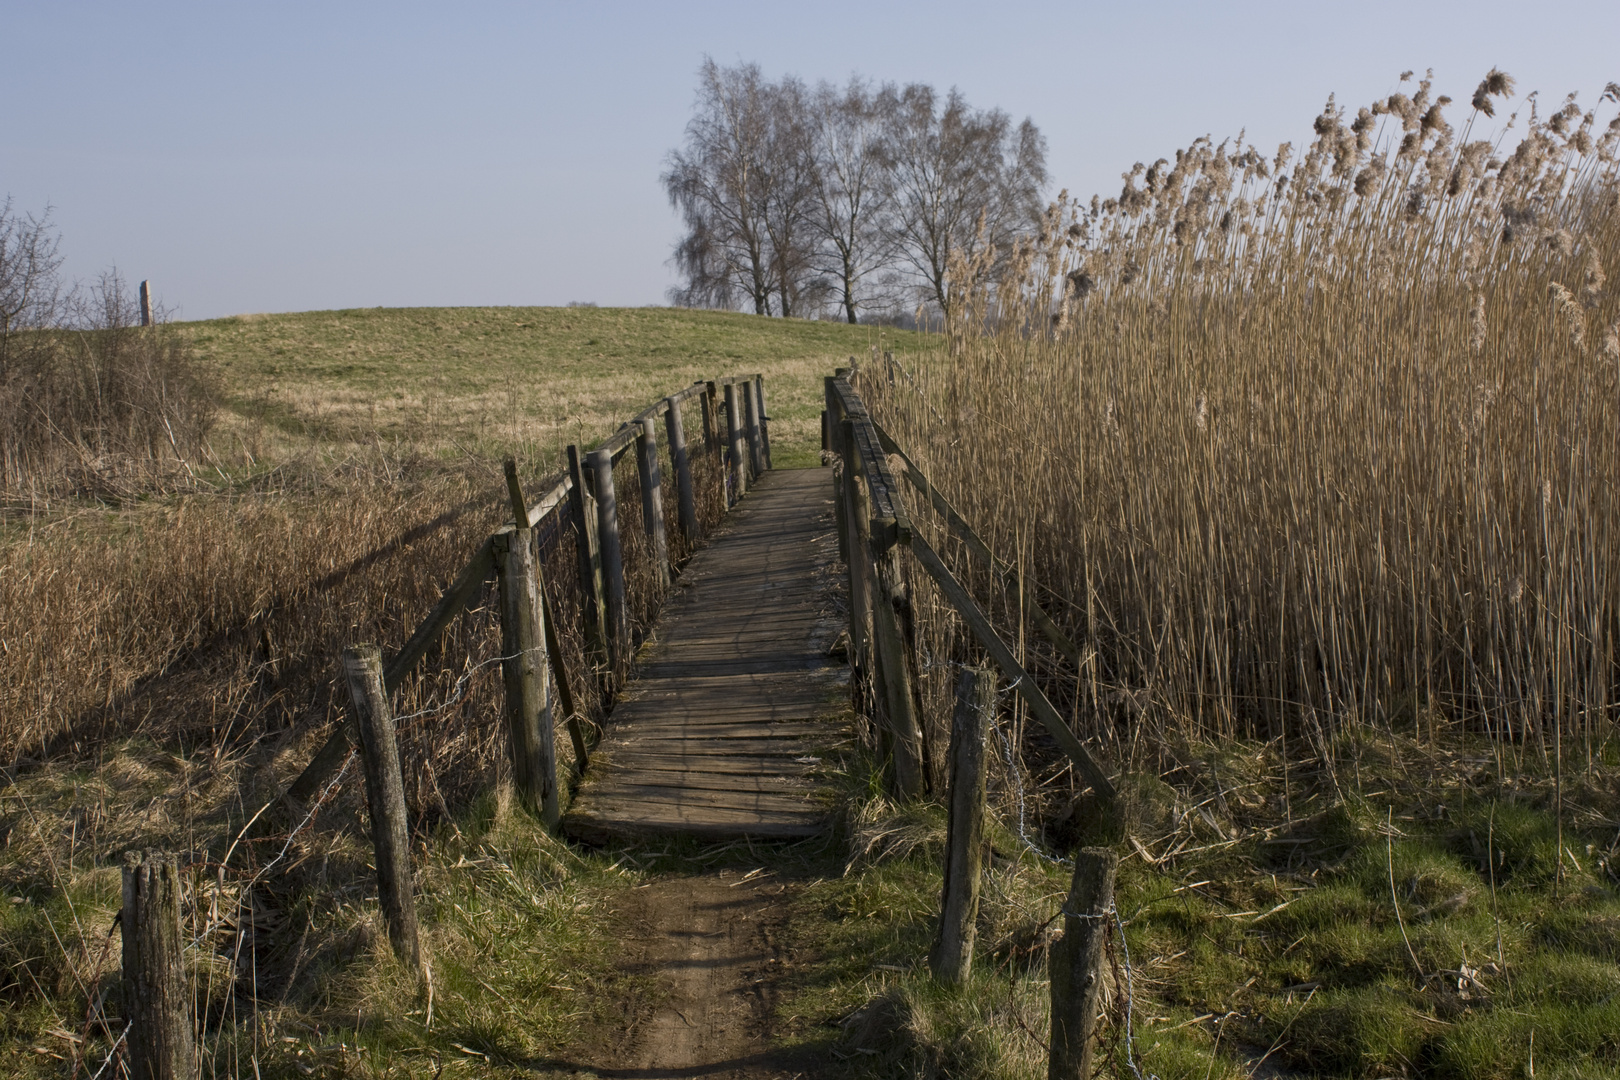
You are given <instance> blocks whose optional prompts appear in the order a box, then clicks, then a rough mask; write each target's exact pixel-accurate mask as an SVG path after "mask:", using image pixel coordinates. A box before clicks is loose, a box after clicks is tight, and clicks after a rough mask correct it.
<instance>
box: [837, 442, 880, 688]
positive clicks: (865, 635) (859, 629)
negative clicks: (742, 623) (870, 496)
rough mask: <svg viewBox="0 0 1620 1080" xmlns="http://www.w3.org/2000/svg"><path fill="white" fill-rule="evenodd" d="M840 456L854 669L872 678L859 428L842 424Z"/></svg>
mask: <svg viewBox="0 0 1620 1080" xmlns="http://www.w3.org/2000/svg"><path fill="white" fill-rule="evenodd" d="M838 431H839V437H838V441H839V452H840V453H841V454H842V455H843V459H844V478H843V479H844V505H843V507H842V509H843V517H844V532H845V535H844V537H843V544H844V565H845V566H847V567H848V568H849V644H850V655H851V656H852V657H854V663H853V665H852V666H853V667H854V668H855V669H856V671H857V672H859V673H860V674H862V675H867V676H870V674H871V667H870V664H871V652H870V646H871V629H870V627H871V620H872V579H871V569H870V561H869V560H870V558H871V555H870V546H869V545H868V543H867V541H868V533H869V528H868V526H867V521H868V520H869V515H868V513H867V499H866V488H865V485H864V484H863V483H862V480H861V466H860V455H859V454H857V453H856V452H855V424H854V421H852V420H841V421H839V424H838Z"/></svg>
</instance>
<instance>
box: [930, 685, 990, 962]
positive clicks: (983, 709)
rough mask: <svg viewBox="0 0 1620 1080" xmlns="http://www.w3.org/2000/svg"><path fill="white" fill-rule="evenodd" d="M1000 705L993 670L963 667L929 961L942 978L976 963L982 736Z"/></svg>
mask: <svg viewBox="0 0 1620 1080" xmlns="http://www.w3.org/2000/svg"><path fill="white" fill-rule="evenodd" d="M995 707H996V673H995V671H994V670H993V669H988V668H981V669H979V670H977V671H974V670H968V671H964V672H962V676H961V678H959V679H958V680H957V682H956V708H955V710H954V711H953V712H952V713H951V764H950V769H951V780H950V783H951V787H950V796H949V797H950V821H949V824H948V825H947V827H946V832H945V885H944V890H943V895H942V897H941V899H940V906H939V907H940V912H939V932H938V933H937V934H936V935H935V937H934V948H933V951H932V952H930V953H929V954H928V966H929V967H930V968H931V969H932V970H933V972H934V978H936V979H938V980H939V981H940V982H943V983H952V984H956V983H961V982H963V981H964V980H966V979H967V976H968V971H969V970H970V969H971V968H972V966H973V931H974V919H975V918H977V917H978V913H979V875H980V871H981V869H982V867H983V861H984V736H985V725H986V724H987V722H988V721H989V718H990V713H991V711H992V710H993V709H995Z"/></svg>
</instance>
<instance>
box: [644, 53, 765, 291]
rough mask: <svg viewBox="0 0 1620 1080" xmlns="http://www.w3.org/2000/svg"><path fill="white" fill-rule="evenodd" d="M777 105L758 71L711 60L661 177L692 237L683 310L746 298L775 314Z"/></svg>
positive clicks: (685, 250)
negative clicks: (768, 154)
mask: <svg viewBox="0 0 1620 1080" xmlns="http://www.w3.org/2000/svg"><path fill="white" fill-rule="evenodd" d="M769 114H770V103H769V102H768V100H767V94H766V86H765V80H764V78H763V77H762V76H761V75H760V71H759V65H757V64H742V65H739V66H737V67H733V68H722V67H720V66H719V65H718V64H716V63H715V62H714V61H713V60H712V59H708V58H705V59H704V61H703V66H702V67H701V68H700V69H698V94H697V104H696V108H695V110H694V113H693V116H692V119H691V121H690V122H689V123H688V124H687V125H686V145H685V147H684V148H682V149H680V150H676V151H674V152H672V153H671V154H670V156H669V169H668V171H666V172H665V173H664V175H663V177H662V178H661V179H662V181H663V184H664V190H665V191H666V192H667V193H668V195H669V201H670V203H671V205H673V206H674V207H675V208H676V209H678V210H679V211H680V212H681V216H682V218H683V219H684V221H685V224H686V228H687V235H686V236H685V238H683V239H682V241H681V242H680V244H679V245H677V246H676V248H675V265H676V268H677V269H678V270H679V271H680V273H681V275H682V277H684V278H685V279H686V284H685V286H684V287H682V288H679V289H675V290H671V298H672V299H673V300H674V301H675V302H676V303H677V304H681V305H683V306H689V307H724V308H730V307H734V306H736V301H737V300H739V299H742V298H747V299H748V300H751V301H752V302H753V306H754V312H755V314H758V315H769V314H770V313H771V306H770V301H771V292H772V287H773V278H772V271H771V265H770V261H771V251H770V239H769V233H768V230H767V228H766V222H765V200H764V197H763V191H762V184H763V181H764V177H763V176H762V175H761V173H762V166H761V162H762V161H763V159H764V156H765V144H766V141H767V139H768V137H769V135H770V127H771V124H770V115H769Z"/></svg>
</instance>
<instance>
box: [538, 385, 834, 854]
mask: <svg viewBox="0 0 1620 1080" xmlns="http://www.w3.org/2000/svg"><path fill="white" fill-rule="evenodd" d="M733 398H734V399H735V392H734V394H733ZM739 434H741V433H740V432H739ZM827 481H828V474H827V473H826V472H824V471H821V470H805V471H802V472H774V473H773V472H766V473H765V474H764V475H763V476H762V477H761V479H760V482H759V484H758V485H757V487H756V490H755V491H753V492H752V493H751V494H750V495H749V497H748V499H747V501H746V502H744V503H742V504H740V505H739V506H738V507H737V509H736V511H735V512H734V513H733V514H731V515H730V516H729V517H728V518H727V519H726V522H725V523H724V525H722V526H721V528H720V529H719V530H717V532H716V533H715V535H714V536H713V537H711V538H710V539H711V543H710V545H709V546H708V547H706V548H704V549H702V550H700V551H699V552H698V553H697V554H696V555H695V556H694V557H693V559H692V561H691V563H690V564H689V565H688V567H687V569H686V572H685V574H684V575H683V577H682V581H681V584H682V587H680V588H678V589H676V590H675V591H674V593H673V594H672V595H671V596H670V597H669V599H668V600H667V602H666V609H665V616H664V618H663V619H662V620H661V621H660V623H659V625H658V627H657V628H656V629H655V631H654V634H653V637H652V639H651V640H650V643H649V644H648V645H646V646H644V647H643V649H642V650H641V652H640V655H639V656H638V657H637V660H636V666H635V671H634V674H633V677H632V678H631V680H630V681H629V682H628V683H627V684H626V685H625V687H624V690H623V693H622V695H621V696H620V699H619V702H618V704H617V706H616V707H615V709H614V712H613V714H612V717H611V718H610V720H609V724H608V727H607V730H606V731H605V732H604V735H603V739H602V741H601V743H600V744H599V745H598V747H597V749H596V752H595V754H594V755H593V758H592V761H591V766H590V769H589V770H588V771H587V773H586V775H585V778H584V780H583V782H582V784H581V787H580V791H579V795H578V797H577V798H576V800H575V802H574V805H573V806H572V807H571V808H570V809H569V812H568V813H567V814H566V815H565V816H564V819H563V828H564V830H565V831H566V832H568V833H569V834H570V835H572V836H574V837H576V838H578V839H581V840H585V841H587V842H593V843H594V842H600V841H602V840H606V839H611V838H613V837H632V836H653V835H668V834H672V833H679V834H684V835H692V836H699V837H704V838H711V839H716V838H722V837H725V838H735V837H739V836H762V837H763V836H772V835H778V836H804V835H811V834H813V833H815V832H816V831H818V830H820V829H822V828H825V827H826V825H827V824H828V813H829V811H828V807H829V806H830V804H831V792H830V790H829V789H828V788H827V786H826V783H827V782H826V779H825V777H824V776H823V775H821V772H820V770H821V769H822V768H823V761H824V759H825V757H826V755H828V754H829V753H830V752H832V750H833V748H834V747H835V746H836V745H837V744H838V743H839V742H840V741H843V742H847V741H848V740H849V739H850V738H851V735H850V732H849V731H848V729H847V726H846V725H847V721H843V720H839V719H836V718H837V717H840V716H843V715H845V714H846V712H847V703H846V701H845V700H844V696H845V695H846V694H847V680H848V674H847V669H846V668H845V667H844V665H843V664H842V663H841V662H838V661H834V660H833V659H831V658H829V657H828V656H827V655H826V653H827V649H828V647H829V645H830V644H831V641H832V639H833V637H835V636H836V632H837V625H836V619H835V618H834V616H833V609H832V608H831V605H830V602H829V600H828V599H827V598H826V596H825V593H824V590H825V588H826V587H827V585H828V584H830V582H831V580H832V575H831V573H830V568H831V563H832V559H833V553H834V548H835V544H834V537H833V534H832V529H831V524H832V520H831V519H832V515H831V509H832V507H831V503H830V500H829V499H828V497H827V491H826V486H827ZM744 483H746V480H744ZM784 586H786V587H784ZM830 718H832V719H830Z"/></svg>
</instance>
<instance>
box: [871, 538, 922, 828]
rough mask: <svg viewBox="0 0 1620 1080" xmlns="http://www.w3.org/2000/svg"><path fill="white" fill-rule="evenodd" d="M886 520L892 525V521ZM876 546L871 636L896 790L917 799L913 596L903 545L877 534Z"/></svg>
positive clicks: (918, 771)
mask: <svg viewBox="0 0 1620 1080" xmlns="http://www.w3.org/2000/svg"><path fill="white" fill-rule="evenodd" d="M873 524H874V525H876V524H877V522H874V523H873ZM887 524H889V525H890V526H892V525H893V522H888V523H887ZM874 531H876V530H874ZM889 531H892V530H889ZM871 547H872V564H873V565H872V578H873V582H874V584H875V585H876V586H877V589H876V592H877V595H876V596H875V597H874V598H873V600H872V638H873V644H874V645H875V646H876V649H875V651H876V653H877V657H876V659H877V664H876V668H877V681H878V688H879V690H880V692H881V693H880V696H881V698H882V700H883V704H884V705H885V707H886V708H885V712H886V713H887V715H888V720H889V732H890V734H891V735H893V736H894V757H893V760H894V786H895V792H896V794H898V795H900V796H902V797H903V798H908V799H915V798H918V797H920V796H921V795H922V794H923V791H924V789H925V787H926V786H927V784H926V779H925V776H924V773H923V760H922V730H921V728H919V727H918V726H917V707H916V701H915V699H914V698H913V696H912V692H911V666H910V664H909V663H908V662H907V659H906V634H905V629H904V627H905V620H906V615H907V608H908V606H909V604H910V599H909V597H907V595H906V586H905V582H904V580H903V579H902V578H901V576H900V547H899V545H898V544H896V543H894V542H893V541H892V540H891V539H888V538H886V537H881V536H874V537H873V539H872V541H871Z"/></svg>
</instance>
